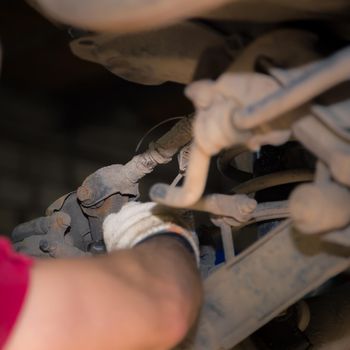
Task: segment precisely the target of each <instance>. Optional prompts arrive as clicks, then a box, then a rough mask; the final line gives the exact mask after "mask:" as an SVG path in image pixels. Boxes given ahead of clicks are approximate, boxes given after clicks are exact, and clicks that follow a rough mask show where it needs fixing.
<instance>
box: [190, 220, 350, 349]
mask: <svg viewBox="0 0 350 350" xmlns="http://www.w3.org/2000/svg"><path fill="white" fill-rule="evenodd" d="M343 234H344V235H346V236H348V237H349V236H350V228H347V229H346V230H344V232H343ZM349 257H350V251H349V249H346V248H344V247H341V246H338V245H335V244H331V243H328V242H325V241H324V240H323V237H315V236H312V237H310V236H305V235H302V234H300V233H298V232H297V231H295V230H294V229H293V228H292V225H291V222H290V221H287V222H285V223H283V224H281V225H279V226H278V227H277V228H276V229H275V230H273V231H272V232H270V233H269V234H268V235H267V236H265V237H264V238H262V239H261V240H259V241H258V242H256V243H255V244H254V245H253V246H251V247H250V248H248V249H247V250H246V251H245V252H243V253H242V254H241V255H239V256H238V257H236V258H235V259H233V260H231V261H230V262H229V263H228V264H225V265H224V266H223V267H221V268H219V269H218V270H216V271H214V272H213V273H212V274H211V275H210V276H209V277H208V279H207V280H206V281H205V285H204V288H205V296H206V297H205V301H204V307H203V309H202V313H201V318H200V322H199V327H198V330H197V334H196V336H195V339H194V341H193V342H194V343H193V346H192V349H198V350H199V349H200V350H206V349H208V350H219V349H220V350H221V349H231V347H233V346H234V345H236V344H238V343H239V342H240V341H242V340H243V339H244V338H246V337H247V336H248V335H249V334H251V333H252V332H254V331H255V330H256V329H258V328H260V327H261V326H262V325H264V324H266V323H267V322H268V321H270V320H271V319H272V318H274V317H276V316H277V315H278V314H279V313H281V312H282V311H283V310H285V309H286V308H288V307H289V306H290V305H292V304H294V303H295V302H296V301H297V300H299V299H300V298H301V297H303V296H304V295H305V294H307V293H308V292H310V291H311V290H313V289H315V288H317V287H318V286H320V285H321V284H323V283H324V282H325V281H327V280H328V279H329V278H331V277H333V276H335V275H336V274H338V273H340V272H342V271H344V270H346V269H347V268H348V267H349V266H350V258H349ZM228 290H229V291H230V292H229V294H228V293H227V291H228ZM189 348H191V347H189Z"/></svg>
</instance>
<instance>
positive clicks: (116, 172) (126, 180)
mask: <svg viewBox="0 0 350 350" xmlns="http://www.w3.org/2000/svg"><path fill="white" fill-rule="evenodd" d="M191 138H192V121H191V119H190V118H184V119H182V120H180V121H179V122H178V123H176V124H175V126H174V127H173V128H172V129H170V130H169V131H168V132H167V133H166V134H164V135H163V136H162V137H161V138H160V139H159V140H157V141H156V142H153V143H151V144H150V146H149V149H148V150H147V151H146V152H144V153H142V154H139V155H136V156H135V157H133V158H132V159H131V160H130V161H129V162H128V163H126V164H125V165H120V164H115V165H110V166H108V167H105V168H101V169H99V170H98V171H96V172H95V173H93V174H92V175H90V176H88V177H87V178H86V179H85V180H84V182H83V184H82V186H81V187H80V188H79V189H78V198H79V200H80V201H81V202H82V205H83V206H84V207H92V206H94V205H96V204H97V203H98V202H101V201H102V200H105V199H106V198H108V197H109V196H111V195H113V194H115V193H120V194H123V195H129V196H133V197H137V196H138V181H139V180H140V179H141V178H143V177H144V176H145V175H146V174H148V173H150V172H152V171H153V169H154V168H155V167H156V166H157V165H159V164H165V163H168V162H170V161H171V159H172V157H173V156H174V155H175V154H176V153H177V152H178V150H179V149H180V148H181V147H183V146H184V145H186V144H187V143H189V142H190V141H191ZM80 195H81V197H80Z"/></svg>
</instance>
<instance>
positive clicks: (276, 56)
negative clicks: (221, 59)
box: [228, 29, 320, 85]
mask: <svg viewBox="0 0 350 350" xmlns="http://www.w3.org/2000/svg"><path fill="white" fill-rule="evenodd" d="M318 40H319V39H318V37H317V36H316V35H315V34H313V33H311V32H307V31H304V30H296V29H276V30H274V31H271V32H268V33H266V34H263V35H261V36H259V37H258V38H257V39H256V40H254V41H253V42H252V43H251V44H250V45H247V46H246V47H245V48H244V50H242V51H241V52H240V53H239V54H238V55H237V57H236V58H235V60H234V61H233V62H232V64H231V66H230V67H229V68H228V71H229V72H232V73H233V72H235V73H241V72H254V71H255V70H256V66H257V64H261V59H263V58H264V59H265V60H269V62H270V63H271V65H270V66H269V67H270V68H271V69H276V66H277V67H279V68H283V69H280V72H285V70H286V69H288V71H289V70H290V69H293V68H296V71H298V69H299V68H300V66H304V65H306V64H308V63H310V62H315V60H318V59H320V56H319V54H318V53H317V52H316V51H315V45H316V44H317V42H318ZM286 42H288V45H285V43H286ZM282 46H283V48H284V49H283V50H281V49H280V48H281V47H282ZM296 52H297V53H298V54H297V55H296V54H295V53H296ZM272 76H274V77H275V78H276V76H275V74H272ZM280 82H281V81H280ZM284 82H285V81H284ZM284 82H281V83H282V85H283V83H284Z"/></svg>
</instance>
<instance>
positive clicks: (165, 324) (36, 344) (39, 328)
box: [9, 237, 201, 350]
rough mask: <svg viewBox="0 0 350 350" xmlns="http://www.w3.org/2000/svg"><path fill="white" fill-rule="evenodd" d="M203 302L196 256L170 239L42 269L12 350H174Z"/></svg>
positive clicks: (34, 280) (53, 263) (34, 278)
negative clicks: (23, 349) (171, 349)
mask: <svg viewBox="0 0 350 350" xmlns="http://www.w3.org/2000/svg"><path fill="white" fill-rule="evenodd" d="M200 299H201V287H200V283H199V278H198V276H197V272H196V267H195V264H194V260H193V258H192V256H191V255H190V254H189V253H188V252H187V251H186V249H185V248H183V247H182V246H181V244H180V243H178V242H176V241H174V240H173V239H169V238H162V237H158V238H154V239H151V240H150V241H148V242H145V243H143V244H141V245H139V246H137V247H135V248H133V249H127V250H121V251H118V252H114V253H111V254H110V255H108V256H104V257H99V258H95V259H80V260H68V261H50V262H48V261H43V262H39V263H37V264H36V266H35V268H34V270H33V273H32V286H31V288H30V292H29V295H28V298H27V302H26V305H25V307H24V310H23V312H22V315H21V317H20V319H19V321H18V325H17V327H16V330H15V332H14V334H13V337H12V339H11V340H10V342H9V349H11V350H12V349H20V348H26V349H35V350H40V349H47V344H48V343H50V348H51V349H79V348H84V349H109V348H120V349H123V350H124V349H125V350H129V349H130V350H131V349H137V350H139V349H152V350H153V349H154V350H155V349H166V348H170V347H171V346H172V345H174V344H175V343H177V342H178V341H179V340H180V339H181V338H182V337H183V336H184V334H185V333H186V331H187V329H188V327H189V326H190V324H191V323H192V322H193V320H194V318H195V316H196V312H197V310H198V308H199V305H200Z"/></svg>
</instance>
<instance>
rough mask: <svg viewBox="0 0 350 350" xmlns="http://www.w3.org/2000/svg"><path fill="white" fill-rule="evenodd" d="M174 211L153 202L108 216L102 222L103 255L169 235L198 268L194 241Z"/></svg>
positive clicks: (131, 204)
mask: <svg viewBox="0 0 350 350" xmlns="http://www.w3.org/2000/svg"><path fill="white" fill-rule="evenodd" d="M186 226H187V225H186V223H185V222H184V221H183V220H181V218H180V216H179V214H178V211H176V210H172V209H169V208H166V207H164V206H161V205H158V204H157V203H154V202H148V203H140V202H130V203H128V204H126V205H125V206H124V207H123V208H122V209H121V210H120V211H119V212H118V213H115V214H110V215H108V216H107V217H106V219H105V220H104V222H103V236H104V240H105V244H106V247H107V251H108V252H110V251H112V250H117V249H123V248H132V247H134V246H136V245H137V244H139V243H141V242H142V241H144V240H146V239H147V238H149V237H153V236H156V235H161V234H164V233H167V232H169V233H173V234H175V235H179V236H180V237H182V238H183V239H185V240H186V241H187V242H188V243H189V245H190V247H191V248H192V250H193V252H194V254H195V257H196V261H197V264H199V248H198V238H197V236H196V234H195V233H194V232H192V231H191V230H189V229H188V228H186Z"/></svg>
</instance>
